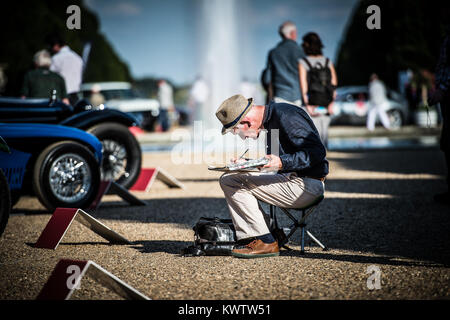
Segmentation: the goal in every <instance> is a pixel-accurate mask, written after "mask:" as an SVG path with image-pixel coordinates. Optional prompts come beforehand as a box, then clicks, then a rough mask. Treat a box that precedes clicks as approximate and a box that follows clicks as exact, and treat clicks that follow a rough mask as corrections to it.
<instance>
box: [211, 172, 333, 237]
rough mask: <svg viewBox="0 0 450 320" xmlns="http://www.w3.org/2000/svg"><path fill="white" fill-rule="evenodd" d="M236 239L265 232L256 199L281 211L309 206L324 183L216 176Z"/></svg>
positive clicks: (289, 175)
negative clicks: (218, 177)
mask: <svg viewBox="0 0 450 320" xmlns="http://www.w3.org/2000/svg"><path fill="white" fill-rule="evenodd" d="M219 182H220V186H221V188H222V190H223V192H224V194H225V199H226V200H227V204H228V208H229V210H230V214H231V219H232V220H233V224H234V227H235V229H236V237H237V239H238V240H239V239H245V238H249V237H256V236H261V235H263V234H267V233H269V232H270V231H269V228H268V227H267V224H266V222H265V220H264V216H263V211H262V209H261V208H260V206H259V204H258V200H261V201H263V202H266V203H268V204H272V205H274V206H277V207H282V208H299V207H304V206H307V205H309V204H311V203H312V202H313V201H314V200H316V199H317V197H319V196H321V195H323V193H324V191H325V186H324V183H323V182H322V181H320V180H316V179H312V178H304V177H302V178H301V177H297V175H296V173H281V174H279V173H276V174H273V173H259V172H255V173H254V172H245V173H242V172H239V173H225V174H223V175H222V176H221V177H220V180H219Z"/></svg>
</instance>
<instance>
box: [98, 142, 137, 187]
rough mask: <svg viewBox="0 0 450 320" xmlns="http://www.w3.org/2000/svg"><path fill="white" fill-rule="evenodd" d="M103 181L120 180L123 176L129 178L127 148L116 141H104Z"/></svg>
mask: <svg viewBox="0 0 450 320" xmlns="http://www.w3.org/2000/svg"><path fill="white" fill-rule="evenodd" d="M102 145H103V156H104V159H103V165H102V170H101V174H102V180H112V181H116V180H119V179H120V178H121V177H122V176H125V177H128V176H129V175H130V174H129V173H128V172H127V170H126V169H127V163H128V154H127V150H126V148H125V146H124V145H123V144H121V143H119V142H118V141H115V140H103V141H102Z"/></svg>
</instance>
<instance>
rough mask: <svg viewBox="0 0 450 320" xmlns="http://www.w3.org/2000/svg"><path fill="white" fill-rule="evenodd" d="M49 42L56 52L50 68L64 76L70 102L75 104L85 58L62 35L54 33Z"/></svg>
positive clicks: (52, 49)
mask: <svg viewBox="0 0 450 320" xmlns="http://www.w3.org/2000/svg"><path fill="white" fill-rule="evenodd" d="M47 42H48V43H49V45H50V48H51V51H52V52H53V53H54V55H53V57H52V65H51V66H50V70H51V71H53V72H56V73H58V74H59V75H60V76H61V77H63V78H64V81H65V82H66V91H67V94H68V96H69V101H70V104H71V105H75V103H76V102H77V101H78V92H79V91H80V85H81V81H82V75H83V60H82V59H81V57H80V56H79V55H78V54H76V53H75V52H74V51H72V50H71V49H70V48H69V46H68V45H66V43H65V41H64V40H63V39H62V38H61V36H59V35H52V36H50V37H48V39H47Z"/></svg>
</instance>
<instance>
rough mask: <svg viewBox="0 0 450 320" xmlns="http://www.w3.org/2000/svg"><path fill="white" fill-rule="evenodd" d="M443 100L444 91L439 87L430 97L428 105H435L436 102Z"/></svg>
mask: <svg viewBox="0 0 450 320" xmlns="http://www.w3.org/2000/svg"><path fill="white" fill-rule="evenodd" d="M442 100H444V91H442V89H441V88H437V89H436V91H434V93H433V95H432V96H431V97H430V98H429V99H428V105H430V106H434V105H435V104H438V103H439V102H442Z"/></svg>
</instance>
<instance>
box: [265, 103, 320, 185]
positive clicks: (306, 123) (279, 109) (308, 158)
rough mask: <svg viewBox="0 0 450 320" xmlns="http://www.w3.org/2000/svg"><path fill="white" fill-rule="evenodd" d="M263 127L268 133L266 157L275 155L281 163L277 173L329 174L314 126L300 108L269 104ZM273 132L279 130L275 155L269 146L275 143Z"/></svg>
mask: <svg viewBox="0 0 450 320" xmlns="http://www.w3.org/2000/svg"><path fill="white" fill-rule="evenodd" d="M263 127H264V129H266V130H267V143H266V144H267V154H275V155H278V156H279V157H280V159H281V162H282V164H283V167H282V169H281V170H280V171H279V172H297V175H298V176H299V177H305V176H308V177H314V178H322V177H325V176H326V175H327V174H328V161H327V159H326V150H325V147H324V146H323V144H322V142H321V141H320V137H319V133H318V132H317V129H316V127H315V126H314V123H313V122H312V120H311V118H310V117H309V115H308V114H307V113H306V112H305V111H304V110H303V109H302V108H299V107H297V106H294V105H292V104H288V103H274V102H272V103H270V104H269V105H267V106H266V107H265V111H264V118H263ZM274 129H278V141H279V143H278V144H279V150H278V154H277V153H276V150H272V148H274V147H275V146H273V145H272V143H277V139H276V133H277V131H276V130H274ZM274 135H275V136H274ZM272 140H274V141H272Z"/></svg>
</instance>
